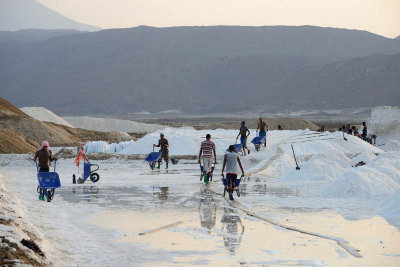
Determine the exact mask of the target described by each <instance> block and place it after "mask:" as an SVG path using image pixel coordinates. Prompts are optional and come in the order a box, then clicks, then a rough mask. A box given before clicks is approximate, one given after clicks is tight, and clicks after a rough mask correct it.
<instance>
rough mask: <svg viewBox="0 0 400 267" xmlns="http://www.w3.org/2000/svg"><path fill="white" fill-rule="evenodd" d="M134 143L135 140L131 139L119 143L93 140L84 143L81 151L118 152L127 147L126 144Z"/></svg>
mask: <svg viewBox="0 0 400 267" xmlns="http://www.w3.org/2000/svg"><path fill="white" fill-rule="evenodd" d="M134 143H135V141H133V140H132V141H126V142H120V143H112V144H109V143H107V142H104V141H93V142H88V143H86V145H85V146H84V147H83V151H84V152H85V153H91V154H97V153H119V152H121V151H122V150H123V149H125V148H127V147H128V146H131V145H132V144H134Z"/></svg>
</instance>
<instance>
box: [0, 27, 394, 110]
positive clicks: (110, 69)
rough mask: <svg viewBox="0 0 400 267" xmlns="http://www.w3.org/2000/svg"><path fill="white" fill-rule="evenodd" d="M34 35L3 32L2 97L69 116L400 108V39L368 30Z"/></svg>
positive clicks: (0, 59)
mask: <svg viewBox="0 0 400 267" xmlns="http://www.w3.org/2000/svg"><path fill="white" fill-rule="evenodd" d="M17 34H19V35H20V36H19V37H18V38H17V37H16V35H17ZM30 34H32V32H30ZM21 36H22V37H21ZM24 36H25V35H24V33H21V32H14V33H10V32H7V33H4V32H0V62H2V63H1V64H0V93H1V96H3V97H5V98H7V99H9V100H10V101H12V102H13V103H15V104H16V105H18V106H27V105H29V106H43V107H46V108H49V109H50V110H53V111H54V112H56V113H58V114H60V115H64V116H65V115H83V114H87V115H89V114H90V115H96V114H101V115H126V114H129V113H134V112H141V111H149V112H161V111H163V110H171V109H173V110H179V111H181V112H184V113H186V114H187V113H192V114H200V113H218V112H228V113H234V112H238V111H258V112H275V111H280V112H281V111H295V110H301V109H321V110H322V109H340V108H359V107H364V108H365V107H373V106H376V105H399V103H400V90H399V85H400V78H399V77H400V41H399V40H396V39H389V38H385V37H382V36H379V35H375V34H372V33H369V32H365V31H357V30H346V29H337V28H321V27H313V26H298V27H294V26H293V27H291V26H264V27H240V26H214V27H212V26H210V27H171V28H153V27H147V26H140V27H135V28H129V29H110V30H102V31H98V32H91V33H85V32H77V33H68V34H61V35H60V36H51V34H49V35H48V37H43V38H41V39H40V40H32V38H30V41H24V40H25V39H29V38H28V37H26V36H25V37H24ZM42 36H44V35H43V33H42Z"/></svg>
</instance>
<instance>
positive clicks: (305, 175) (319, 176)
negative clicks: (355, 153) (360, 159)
mask: <svg viewBox="0 0 400 267" xmlns="http://www.w3.org/2000/svg"><path fill="white" fill-rule="evenodd" d="M349 166H350V159H349V158H348V157H347V156H346V155H345V154H344V153H343V152H340V151H337V152H336V153H319V154H315V155H313V156H312V157H311V159H309V160H308V161H306V162H303V163H302V164H301V169H300V171H296V170H294V171H292V172H289V173H288V174H287V175H285V176H284V177H282V178H281V179H282V180H283V181H333V180H335V179H336V177H338V176H340V175H342V174H343V172H344V171H345V169H346V168H348V167H349Z"/></svg>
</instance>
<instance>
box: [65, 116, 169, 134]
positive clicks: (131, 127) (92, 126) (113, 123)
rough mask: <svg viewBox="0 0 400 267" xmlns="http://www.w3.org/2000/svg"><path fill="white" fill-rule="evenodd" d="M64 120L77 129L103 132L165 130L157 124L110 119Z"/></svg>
mask: <svg viewBox="0 0 400 267" xmlns="http://www.w3.org/2000/svg"><path fill="white" fill-rule="evenodd" d="M64 119H65V120H66V121H68V122H69V123H71V124H72V125H74V126H75V127H77V128H81V129H86V130H95V131H103V132H126V133H151V132H154V131H157V130H161V129H164V128H165V126H162V125H159V124H147V123H141V122H136V121H130V120H119V119H111V118H94V117H64Z"/></svg>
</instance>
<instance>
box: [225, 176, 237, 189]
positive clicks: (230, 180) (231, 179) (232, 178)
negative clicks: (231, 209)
mask: <svg viewBox="0 0 400 267" xmlns="http://www.w3.org/2000/svg"><path fill="white" fill-rule="evenodd" d="M236 178H237V174H235V173H227V174H226V181H227V183H228V191H229V192H233V188H235V185H236Z"/></svg>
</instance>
